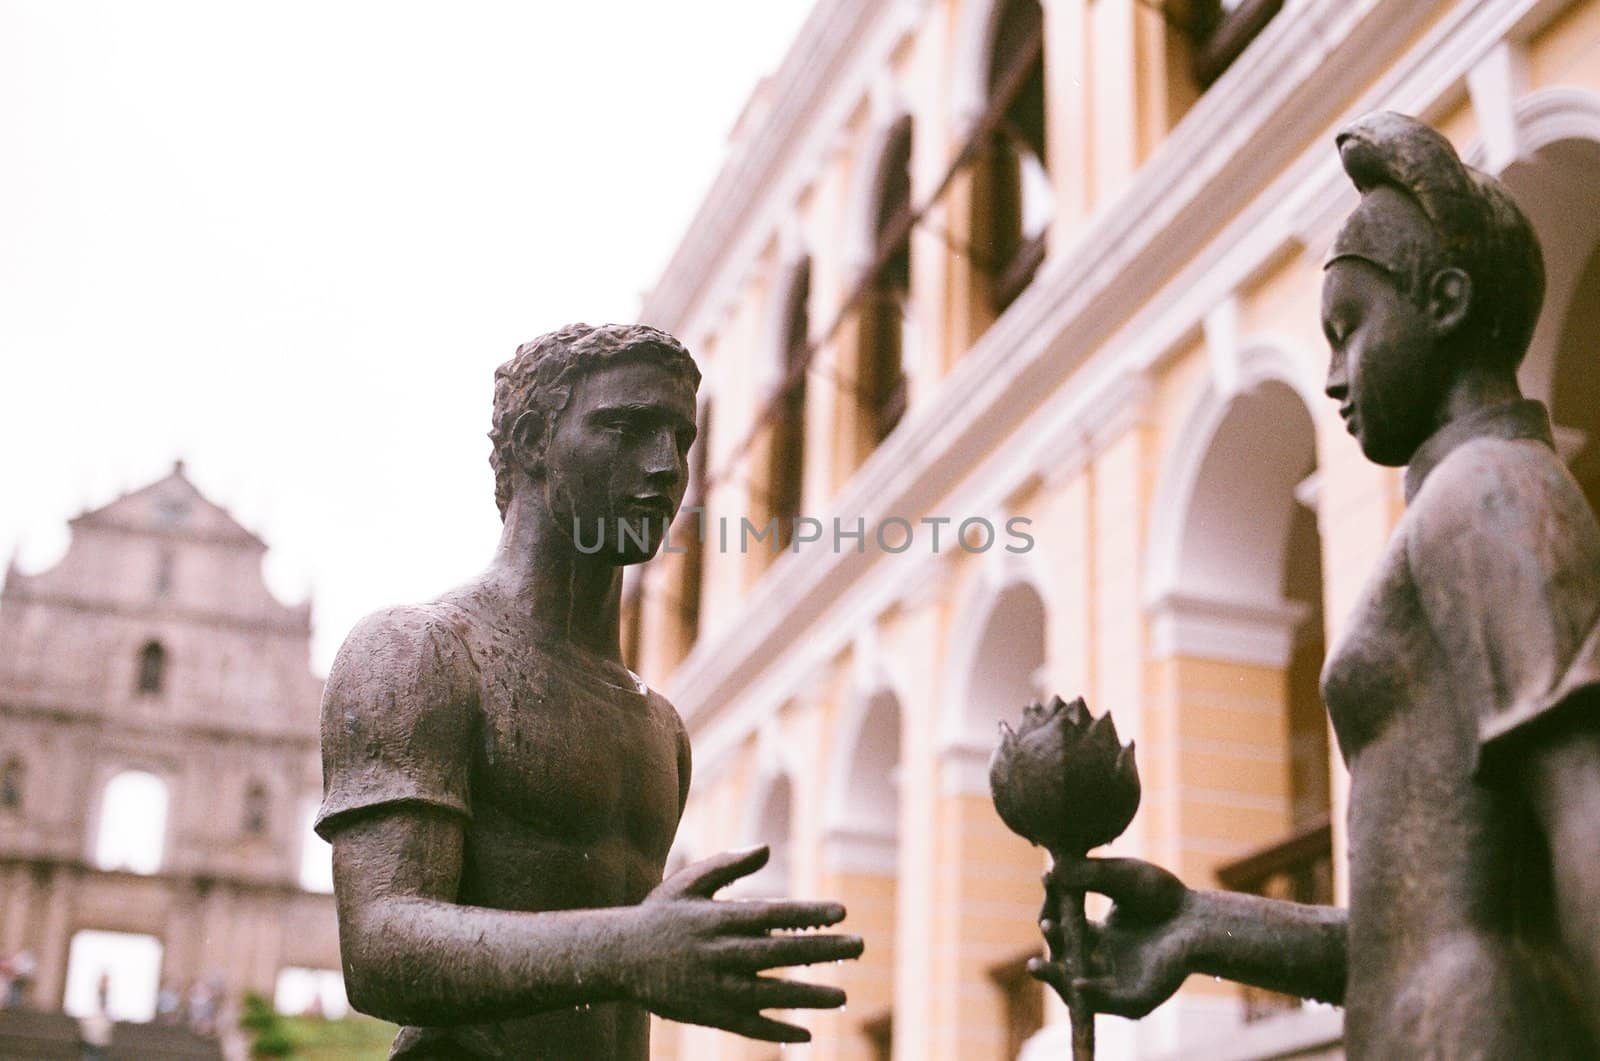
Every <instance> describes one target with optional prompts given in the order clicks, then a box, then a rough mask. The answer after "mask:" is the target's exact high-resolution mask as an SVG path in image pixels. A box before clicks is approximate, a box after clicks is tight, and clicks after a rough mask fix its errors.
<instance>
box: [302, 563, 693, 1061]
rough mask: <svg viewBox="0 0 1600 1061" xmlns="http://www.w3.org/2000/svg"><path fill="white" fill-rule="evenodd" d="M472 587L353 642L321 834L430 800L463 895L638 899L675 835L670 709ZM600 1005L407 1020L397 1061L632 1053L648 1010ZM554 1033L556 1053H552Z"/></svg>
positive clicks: (327, 710)
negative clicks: (545, 640)
mask: <svg viewBox="0 0 1600 1061" xmlns="http://www.w3.org/2000/svg"><path fill="white" fill-rule="evenodd" d="M481 594H482V591H481V590H479V591H473V590H466V591H460V592H458V593H456V594H452V595H451V596H450V597H447V598H446V599H445V600H442V601H439V602H436V603H433V604H426V605H418V606H413V607H405V608H393V609H390V610H388V611H384V612H379V613H377V614H375V615H373V616H370V617H368V618H367V619H365V620H363V621H362V622H361V623H360V624H358V625H357V627H356V628H355V629H354V630H353V631H352V632H351V634H350V636H349V637H348V638H347V639H346V641H345V644H344V647H343V648H341V649H340V652H339V658H338V659H337V660H335V662H334V666H333V672H332V673H331V674H330V676H329V682H328V688H327V692H326V693H325V695H324V698H323V718H322V756H323V802H322V807H321V809H320V811H319V813H318V815H317V822H316V828H317V832H318V833H319V834H320V835H321V836H323V837H324V838H325V839H329V840H331V839H332V838H333V837H334V836H335V835H336V834H337V833H338V832H339V830H340V829H342V828H344V826H345V825H346V823H348V822H350V821H352V820H354V819H356V818H357V817H359V816H361V815H369V814H374V813H381V812H383V811H385V810H393V809H396V808H407V807H409V808H433V809H434V810H435V811H437V812H440V813H444V814H448V815H451V816H454V817H455V818H457V819H459V821H460V822H461V825H462V828H463V835H464V840H463V849H462V870H461V878H460V884H459V888H458V891H457V894H456V895H455V896H454V901H455V902H457V903H460V904H462V905H466V906H481V907H490V908H494V909H500V910H525V911H538V910H554V909H566V908H573V907H574V906H575V905H576V906H582V907H586V908H592V907H604V906H617V905H624V904H633V903H638V902H640V901H641V900H643V899H644V898H645V897H646V896H647V895H648V894H649V892H650V890H651V889H652V888H653V887H654V886H655V885H656V884H657V883H659V882H660V880H661V868H662V865H663V864H664V862H665V860H666V855H667V849H668V848H669V847H670V846H671V842H672V837H673V834H674V832H675V831H676V828H677V822H678V814H679V810H680V799H681V790H680V784H679V781H680V773H681V772H684V771H685V770H686V768H687V763H686V761H684V760H682V759H680V757H679V756H680V755H682V754H685V750H686V748H687V744H686V742H685V741H684V740H683V739H682V733H683V730H682V722H681V720H680V719H679V718H678V715H677V712H676V711H674V710H673V708H672V706H671V705H670V704H668V703H667V702H666V701H665V700H664V699H662V698H661V697H660V696H658V695H657V694H655V693H653V692H651V691H650V690H649V689H647V688H646V687H645V686H644V685H643V684H642V683H638V682H636V681H634V682H629V683H628V685H627V686H626V687H623V686H620V685H618V684H616V683H615V681H614V680H613V679H614V677H615V675H610V674H608V672H607V671H606V669H604V668H602V667H599V666H597V665H596V663H595V661H594V660H593V659H592V658H591V657H585V656H583V655H582V654H581V653H578V652H576V651H573V650H570V649H565V648H563V647H561V646H550V645H539V644H532V643H529V642H528V641H527V640H526V638H525V637H524V636H522V635H521V632H520V631H519V630H516V629H511V628H508V627H506V626H504V625H503V624H497V623H496V622H495V621H494V620H493V619H492V618H491V616H492V615H493V614H494V613H495V609H493V608H490V607H484V601H483V599H482V596H481ZM613 669H614V668H613ZM624 673H625V672H624ZM574 896H581V897H582V900H583V901H582V902H580V903H576V904H575V903H574V901H573V897H574ZM613 1009H614V1010H615V1013H612V1014H610V1016H611V1018H612V1019H605V1015H606V1014H607V1013H608V1012H609V1011H611V1010H613ZM593 1010H594V1012H593V1013H592V1014H591V1013H590V1012H589V1011H588V1009H587V1008H585V1009H584V1010H583V1011H574V1010H562V1011H555V1012H549V1013H543V1014H538V1015H535V1016H531V1017H528V1018H525V1019H517V1020H502V1021H492V1022H483V1023H474V1024H462V1025H454V1026H451V1027H442V1028H433V1027H428V1028H420V1027H408V1028H404V1029H402V1031H401V1033H400V1035H399V1037H398V1038H397V1039H396V1040H395V1044H394V1049H393V1052H392V1053H391V1055H390V1056H391V1057H393V1058H407V1059H411V1061H421V1059H430V1061H431V1059H436V1058H440V1059H442V1058H543V1057H547V1056H552V1057H554V1056H562V1057H564V1056H569V1055H570V1053H571V1051H572V1050H573V1049H575V1048H578V1049H579V1053H581V1054H584V1055H585V1056H595V1057H609V1056H643V1054H644V1053H645V1050H646V1047H645V1040H646V1039H647V1037H648V1018H647V1015H646V1014H645V1013H644V1011H643V1010H642V1009H639V1008H638V1007H636V1006H631V1005H623V1004H620V1003H611V1004H607V1005H606V1006H600V1005H596V1006H594V1007H593ZM557 1043H559V1044H561V1046H560V1048H559V1049H560V1050H561V1051H564V1052H557V1053H552V1052H551V1051H554V1050H557V1047H556V1046H555V1045H554V1044H557ZM585 1044H587V1045H585Z"/></svg>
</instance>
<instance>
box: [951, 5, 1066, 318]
mask: <svg viewBox="0 0 1600 1061" xmlns="http://www.w3.org/2000/svg"><path fill="white" fill-rule="evenodd" d="M991 40H992V41H993V45H992V47H991V49H990V52H989V62H988V70H987V77H986V78H985V81H986V87H987V90H988V103H987V106H986V114H987V115H989V116H991V118H992V120H991V121H990V122H989V123H987V131H986V132H985V134H984V138H983V140H982V141H981V143H980V144H979V145H978V149H977V151H976V153H975V155H974V160H975V166H976V169H975V173H974V178H975V182H974V187H973V200H972V202H973V213H972V225H971V232H972V241H971V242H972V252H973V256H974V258H975V259H979V261H978V264H979V266H980V268H982V269H983V270H984V272H986V273H987V274H988V296H989V298H988V301H989V308H990V310H991V311H992V312H993V313H994V314H995V315H996V316H998V315H999V314H1000V313H1002V312H1004V311H1005V309H1006V307H1007V306H1009V305H1011V303H1012V302H1014V301H1016V298H1017V296H1018V295H1020V294H1021V293H1022V291H1023V290H1024V289H1025V288H1026V287H1027V286H1028V284H1029V283H1031V282H1032V281H1033V274H1034V273H1035V272H1036V271H1037V270H1038V268H1039V263H1040V262H1042V261H1043V260H1044V253H1045V236H1046V233H1047V231H1048V229H1049V227H1050V219H1051V218H1052V217H1053V216H1054V214H1055V198H1054V194H1053V192H1052V191H1051V186H1050V176H1049V153H1048V142H1047V136H1046V132H1045V130H1046V121H1045V89H1044V11H1043V9H1042V8H1041V7H1040V5H1039V0H1006V2H1005V3H1004V4H1002V5H1001V6H1000V7H999V8H998V10H997V11H996V12H995V15H994V23H993V32H992V35H991Z"/></svg>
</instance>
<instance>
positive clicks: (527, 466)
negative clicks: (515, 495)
mask: <svg viewBox="0 0 1600 1061" xmlns="http://www.w3.org/2000/svg"><path fill="white" fill-rule="evenodd" d="M543 434H544V417H542V416H540V415H539V414H537V413H535V412H534V411H533V410H532V409H528V410H525V411H524V412H523V413H522V414H521V415H519V416H518V417H517V419H516V422H515V423H513V424H512V425H511V443H512V445H513V446H514V447H515V450H516V454H517V463H518V464H520V465H522V467H523V469H524V470H525V471H527V472H528V473H529V474H530V475H538V474H539V473H541V472H542V471H544V450H543V443H544V439H543V437H542V436H543Z"/></svg>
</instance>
